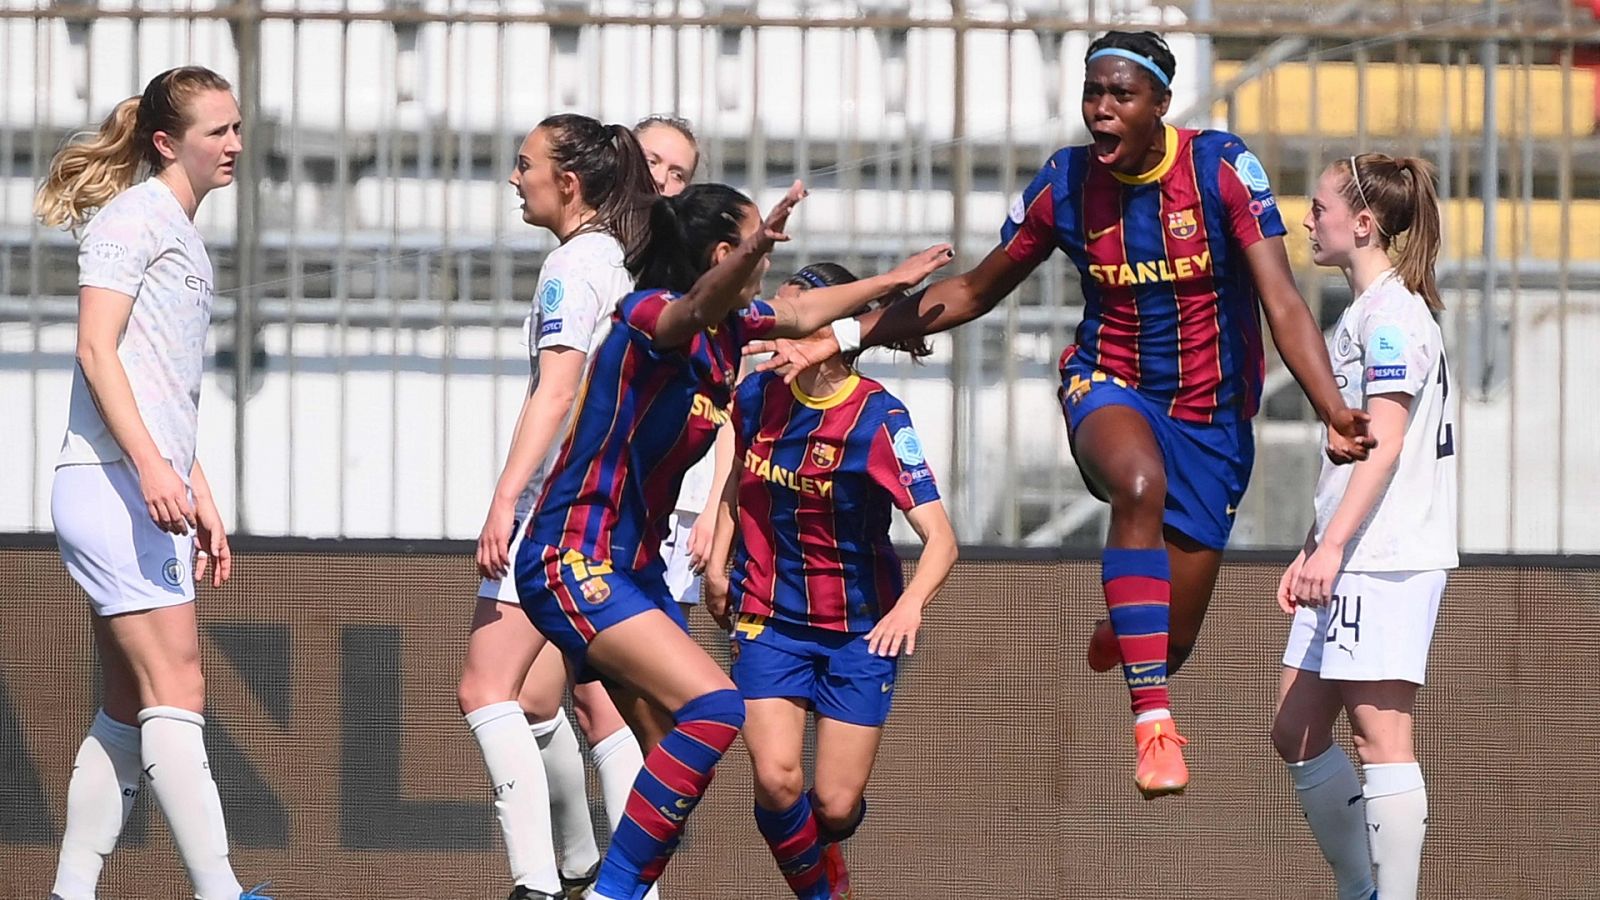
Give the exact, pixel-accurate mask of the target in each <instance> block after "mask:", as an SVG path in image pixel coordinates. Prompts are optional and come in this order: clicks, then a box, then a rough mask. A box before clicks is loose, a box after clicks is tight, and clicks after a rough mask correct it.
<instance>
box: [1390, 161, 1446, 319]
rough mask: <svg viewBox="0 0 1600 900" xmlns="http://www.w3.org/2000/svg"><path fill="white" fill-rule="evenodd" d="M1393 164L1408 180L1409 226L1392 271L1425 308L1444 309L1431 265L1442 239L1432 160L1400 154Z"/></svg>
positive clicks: (1437, 259)
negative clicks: (1424, 302) (1409, 196)
mask: <svg viewBox="0 0 1600 900" xmlns="http://www.w3.org/2000/svg"><path fill="white" fill-rule="evenodd" d="M1395 165H1397V166H1399V167H1400V170H1401V171H1402V172H1404V173H1406V175H1407V176H1409V179H1410V182H1411V184H1410V185H1409V187H1410V189H1411V190H1410V193H1411V208H1412V210H1413V212H1412V217H1411V227H1410V228H1408V229H1406V239H1405V243H1404V244H1402V245H1401V246H1400V247H1399V248H1398V250H1397V252H1396V254H1395V256H1396V259H1395V264H1394V270H1395V274H1397V275H1399V276H1400V280H1401V281H1403V282H1404V283H1405V286H1406V288H1407V289H1409V290H1410V291H1412V292H1413V293H1417V294H1421V295H1422V299H1423V300H1426V301H1427V303H1428V308H1429V309H1431V310H1434V311H1435V312H1437V311H1439V310H1441V309H1444V297H1443V296H1441V295H1440V293H1439V284H1438V282H1437V281H1436V280H1435V279H1434V273H1433V268H1434V265H1435V264H1436V263H1437V262H1438V261H1439V244H1440V243H1441V241H1442V238H1441V235H1440V231H1441V229H1440V224H1439V192H1438V188H1436V187H1435V186H1434V183H1433V173H1434V168H1433V164H1432V163H1430V162H1428V161H1427V160H1424V159H1418V158H1416V157H1414V156H1402V157H1400V158H1399V159H1396V160H1395Z"/></svg>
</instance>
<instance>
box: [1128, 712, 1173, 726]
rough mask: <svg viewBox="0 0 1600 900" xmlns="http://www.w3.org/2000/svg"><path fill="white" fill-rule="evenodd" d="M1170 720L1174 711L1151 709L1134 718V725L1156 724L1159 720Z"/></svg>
mask: <svg viewBox="0 0 1600 900" xmlns="http://www.w3.org/2000/svg"><path fill="white" fill-rule="evenodd" d="M1170 718H1172V710H1170V709H1150V710H1145V711H1144V712H1142V713H1139V714H1138V715H1137V716H1134V717H1133V724H1135V725H1143V724H1144V723H1146V722H1154V721H1155V720H1157V719H1170Z"/></svg>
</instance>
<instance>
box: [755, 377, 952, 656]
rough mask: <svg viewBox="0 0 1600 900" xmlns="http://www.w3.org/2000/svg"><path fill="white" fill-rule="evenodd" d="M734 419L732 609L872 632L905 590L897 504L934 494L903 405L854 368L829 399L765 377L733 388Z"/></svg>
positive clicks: (903, 505) (913, 502)
mask: <svg viewBox="0 0 1600 900" xmlns="http://www.w3.org/2000/svg"><path fill="white" fill-rule="evenodd" d="M733 422H734V433H735V434H736V435H737V439H738V455H737V456H736V461H737V463H736V472H737V475H738V478H739V536H740V538H739V548H738V550H737V551H736V553H735V554H734V562H733V566H734V568H733V576H732V579H731V580H732V590H731V597H732V600H733V603H734V605H735V608H736V609H737V610H738V611H739V612H740V613H747V614H755V615H762V616H770V617H772V618H776V619H779V620H782V621H786V622H792V623H795V624H799V625H808V626H811V627H813V628H823V629H827V630H830V631H843V632H851V633H864V632H868V631H871V630H872V627H873V625H874V624H876V623H877V621H878V620H879V619H880V618H882V617H883V615H884V614H885V613H887V612H888V611H889V610H890V609H892V608H893V607H894V604H895V601H896V600H898V599H899V597H900V592H901V590H902V589H903V588H904V583H903V580H902V576H901V573H900V558H899V557H898V556H896V555H895V552H894V545H893V544H891V543H890V541H889V519H890V516H891V514H892V512H893V507H899V508H900V509H901V510H909V509H911V508H912V507H915V506H919V505H921V504H923V503H928V502H931V501H934V500H937V499H939V490H938V488H937V487H936V486H935V485H934V479H933V472H932V470H930V469H929V468H928V462H927V459H926V458H925V457H924V454H923V449H922V441H921V440H920V439H919V438H918V437H917V432H916V429H915V428H913V427H912V425H911V417H910V415H908V414H907V413H906V407H905V404H903V403H901V402H900V401H899V400H897V399H895V397H894V395H892V394H890V393H889V392H888V391H887V390H885V389H884V387H883V385H881V384H879V383H877V382H876V381H873V380H872V379H870V378H862V377H861V376H859V375H851V376H850V378H849V379H848V380H847V381H846V383H845V384H844V385H843V386H841V387H840V389H839V390H838V391H836V392H834V393H833V395H831V396H828V397H809V396H807V395H806V394H804V393H803V392H802V391H801V390H800V389H799V387H798V386H797V385H788V384H784V383H783V379H782V378H779V377H777V376H776V375H773V374H772V373H761V374H757V375H752V376H750V377H749V378H747V379H745V382H744V383H743V384H742V385H740V386H739V390H738V395H737V397H736V398H735V400H734V405H733Z"/></svg>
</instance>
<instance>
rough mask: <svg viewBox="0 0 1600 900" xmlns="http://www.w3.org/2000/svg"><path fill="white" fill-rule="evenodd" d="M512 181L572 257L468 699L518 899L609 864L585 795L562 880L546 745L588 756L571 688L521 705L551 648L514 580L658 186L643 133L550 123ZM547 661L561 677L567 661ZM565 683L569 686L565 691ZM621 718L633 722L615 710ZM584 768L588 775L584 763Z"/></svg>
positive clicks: (503, 529) (520, 431) (478, 633)
mask: <svg viewBox="0 0 1600 900" xmlns="http://www.w3.org/2000/svg"><path fill="white" fill-rule="evenodd" d="M510 182H511V186H512V187H513V188H515V189H516V191H517V194H518V196H519V198H520V199H521V201H522V217H523V220H524V221H526V222H528V223H529V224H530V225H536V226H539V227H542V228H547V229H549V230H550V231H551V232H552V233H553V234H555V236H556V238H557V239H558V240H559V241H560V242H561V245H560V246H559V247H557V248H556V249H555V250H553V251H551V253H550V255H549V256H548V257H547V258H546V259H545V262H544V265H543V267H542V268H541V269H540V271H539V282H538V287H537V289H536V296H535V298H534V306H533V309H532V311H531V312H530V313H529V316H528V319H527V321H526V323H525V326H524V327H525V330H526V334H527V344H528V348H529V355H530V361H531V363H532V372H531V375H530V378H529V390H528V395H527V398H526V399H525V401H524V403H523V407H522V412H521V415H520V416H519V417H518V420H517V427H516V431H515V432H514V434H513V437H512V440H511V448H510V451H509V452H508V454H507V459H506V463H505V468H504V470H503V471H502V472H501V475H500V479H499V482H498V484H497V485H496V487H495V494H494V500H493V502H492V503H491V505H490V507H489V514H488V517H487V519H486V521H485V522H484V526H483V531H482V533H481V535H480V536H479V539H478V552H477V562H478V568H479V571H480V572H481V574H482V575H483V576H484V581H483V583H482V585H481V586H480V587H479V589H478V603H477V608H476V611H475V613H474V615H473V620H472V633H471V636H470V637H469V639H468V642H467V657H466V660H465V662H464V663H463V666H462V672H461V683H460V687H459V689H458V701H459V703H460V707H461V712H462V714H463V715H464V716H465V717H466V721H467V725H468V727H469V728H470V729H471V730H472V734H473V737H474V738H475V739H476V740H477V742H478V746H479V748H480V749H481V750H482V751H483V758H484V762H485V764H486V765H487V767H488V770H489V776H490V779H491V784H492V785H493V788H494V797H495V814H496V817H497V818H498V820H499V823H500V827H501V830H502V832H503V834H504V836H505V842H506V852H507V855H508V856H509V858H510V865H511V875H512V879H513V881H514V883H515V884H514V886H513V889H512V893H511V896H512V897H513V898H552V897H562V896H566V895H567V893H568V891H569V890H572V889H578V888H579V887H580V886H581V885H582V884H583V883H586V881H587V879H588V878H589V877H591V872H592V870H593V869H594V868H595V867H596V866H597V865H598V863H599V859H600V854H599V850H598V848H597V847H596V845H595V842H594V834H593V830H592V827H591V826H590V825H589V824H588V823H589V811H588V806H587V800H586V799H585V798H583V797H582V796H580V797H578V798H577V800H576V803H575V804H571V803H569V804H568V806H569V807H575V808H567V807H562V806H558V807H557V808H556V809H555V810H554V812H555V815H556V817H557V818H558V819H564V820H572V819H575V818H576V819H580V820H581V824H579V825H578V826H576V827H573V828H569V829H564V830H563V838H564V842H563V847H562V850H563V853H562V857H561V863H560V866H559V868H558V866H557V863H556V858H555V852H554V840H553V835H552V829H551V816H552V807H551V795H550V792H549V789H548V784H547V781H546V773H545V767H544V764H543V757H542V756H541V754H540V752H539V745H540V744H541V743H549V741H550V739H553V738H554V737H556V734H555V732H556V731H557V728H558V726H559V727H564V728H565V731H566V734H565V738H566V739H567V740H568V741H570V742H571V743H572V748H573V751H574V752H575V750H576V741H575V739H573V738H572V736H571V728H570V726H566V717H565V715H564V714H562V713H561V711H560V708H559V703H560V700H559V696H560V694H559V687H558V689H557V693H556V698H557V699H556V701H555V703H554V704H552V706H551V708H550V709H548V710H534V709H532V708H528V709H525V704H524V703H523V702H519V696H521V695H523V694H524V693H525V691H526V689H525V682H526V681H529V680H531V679H530V675H529V670H530V668H531V667H533V665H534V660H535V658H536V657H538V656H539V655H540V651H541V649H543V648H544V646H545V640H544V637H543V636H542V635H541V634H539V632H538V630H537V629H535V628H534V627H533V624H532V623H531V622H529V621H528V617H527V616H526V615H525V614H524V613H523V612H522V609H521V607H520V605H519V604H518V601H517V590H516V584H515V582H514V580H513V579H512V578H510V577H507V576H508V575H509V572H508V568H509V563H510V560H511V559H514V558H515V554H516V547H517V545H518V543H519V542H520V541H521V538H522V531H523V530H522V528H521V527H520V525H521V523H522V522H523V521H524V520H525V519H526V517H527V515H528V513H529V512H530V511H531V510H532V508H533V505H534V502H535V500H536V499H537V498H538V493H539V489H540V487H541V485H542V484H543V478H544V474H545V472H546V470H547V468H548V466H549V463H550V461H551V460H552V459H553V457H554V455H555V451H556V450H557V449H558V448H559V445H560V436H561V434H562V433H563V432H564V431H565V430H566V427H567V422H568V421H569V420H570V418H571V415H572V411H573V408H574V406H575V404H576V402H577V399H578V396H579V393H580V385H581V383H582V379H583V373H584V369H585V367H586V364H587V362H588V358H589V354H590V353H591V352H592V351H593V350H594V349H595V348H596V347H597V346H599V344H600V342H601V340H602V339H603V338H604V337H605V335H606V332H607V331H608V330H609V329H610V327H611V311H612V307H613V306H614V305H615V304H616V301H617V300H618V299H619V298H621V297H622V296H623V295H625V294H627V293H628V292H630V291H632V290H633V285H634V277H635V276H634V271H633V269H634V267H635V266H636V265H637V263H638V262H639V254H640V253H641V252H642V251H643V249H644V247H645V245H646V244H647V243H648V240H649V206H650V202H651V201H652V199H653V197H654V195H655V187H654V185H653V183H652V181H651V177H650V171H649V168H648V167H647V166H646V164H645V161H644V155H643V153H642V152H641V151H640V149H639V144H638V141H637V140H636V139H635V138H634V136H633V133H632V132H631V131H629V130H628V129H627V128H626V127H624V126H621V125H602V124H600V123H599V122H597V121H595V120H594V119H591V118H588V117H587V116H578V115H558V116H551V117H549V118H547V119H545V120H544V121H543V122H541V123H540V124H539V126H538V127H537V128H535V129H534V130H533V131H532V132H531V133H530V134H529V135H528V137H527V139H526V140H525V141H523V144H522V147H521V149H520V150H519V152H518V156H517V164H516V170H515V171H514V172H513V173H512V175H511V178H510ZM547 655H548V656H549V657H550V658H551V660H552V661H553V664H554V666H555V667H556V671H557V673H559V672H561V669H560V666H561V661H560V654H559V653H550V654H547ZM556 677H557V684H558V685H559V684H561V683H564V677H563V676H561V675H560V674H558V675H557V676H556ZM607 707H608V708H609V703H607ZM610 715H611V717H612V718H615V719H616V720H617V721H618V722H619V723H620V721H621V719H620V717H619V716H617V713H616V712H615V711H614V710H613V711H611V712H610ZM530 726H531V727H530ZM578 766H579V770H580V774H581V766H582V763H581V760H580V761H579V763H578ZM636 771H637V769H635V772H636Z"/></svg>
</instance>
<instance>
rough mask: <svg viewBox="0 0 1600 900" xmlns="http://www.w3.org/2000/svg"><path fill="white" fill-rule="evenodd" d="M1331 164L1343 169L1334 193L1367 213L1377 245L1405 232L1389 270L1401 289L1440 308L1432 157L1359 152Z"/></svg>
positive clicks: (1436, 196)
mask: <svg viewBox="0 0 1600 900" xmlns="http://www.w3.org/2000/svg"><path fill="white" fill-rule="evenodd" d="M1334 166H1335V167H1337V168H1338V169H1340V170H1341V171H1342V172H1344V175H1345V184H1344V190H1342V191H1340V192H1339V195H1340V196H1341V197H1343V198H1344V201H1345V203H1347V204H1349V206H1350V210H1351V212H1360V211H1362V210H1363V209H1365V210H1367V211H1369V212H1371V213H1372V220H1373V222H1375V223H1377V226H1378V240H1379V241H1381V242H1382V244H1383V249H1385V250H1388V249H1389V248H1390V247H1391V246H1392V245H1395V244H1396V242H1398V241H1399V238H1400V236H1401V235H1405V240H1404V241H1403V242H1399V249H1398V250H1397V251H1396V253H1395V262H1394V271H1395V274H1396V275H1399V276H1400V281H1401V282H1403V283H1404V284H1405V286H1406V289H1407V290H1409V291H1411V292H1412V293H1415V294H1418V295H1420V296H1421V297H1422V299H1423V300H1424V301H1425V302H1426V303H1427V304H1428V308H1429V309H1432V310H1441V309H1444V298H1443V297H1442V296H1440V294H1439V285H1438V282H1437V281H1435V280H1434V273H1433V267H1434V263H1436V262H1438V259H1439V242H1440V223H1439V193H1438V189H1437V188H1435V187H1434V183H1433V179H1434V167H1433V163H1430V162H1428V161H1427V160H1425V159H1418V158H1417V157H1415V156H1389V155H1388V154H1385V153H1361V154H1357V155H1355V156H1352V157H1350V158H1349V159H1341V160H1339V161H1338V162H1335V163H1334Z"/></svg>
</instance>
